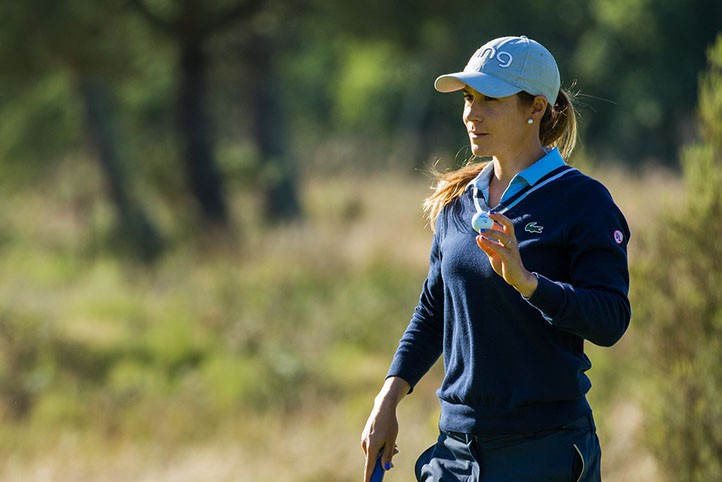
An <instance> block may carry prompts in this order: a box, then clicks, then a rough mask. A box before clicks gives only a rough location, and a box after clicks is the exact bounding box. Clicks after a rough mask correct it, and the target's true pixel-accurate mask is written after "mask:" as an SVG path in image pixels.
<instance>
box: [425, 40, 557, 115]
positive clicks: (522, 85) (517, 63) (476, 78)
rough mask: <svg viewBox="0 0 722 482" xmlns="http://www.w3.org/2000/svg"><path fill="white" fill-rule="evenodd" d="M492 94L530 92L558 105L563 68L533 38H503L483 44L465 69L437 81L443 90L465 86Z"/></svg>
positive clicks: (438, 87)
mask: <svg viewBox="0 0 722 482" xmlns="http://www.w3.org/2000/svg"><path fill="white" fill-rule="evenodd" d="M467 85H468V86H469V87H471V88H472V89H474V90H476V91H478V92H481V93H482V94H484V95H488V96H489V97H506V96H509V95H513V94H516V93H519V92H521V91H525V92H528V93H529V94H531V95H543V96H544V97H546V99H547V102H549V104H550V105H554V102H556V99H557V95H558V94H559V86H560V80H559V68H558V67H557V63H556V61H555V60H554V57H553V56H552V54H551V53H550V52H549V51H548V50H547V49H546V48H544V46H543V45H542V44H540V43H539V42H536V41H534V40H532V39H530V38H527V37H524V36H521V37H500V38H497V39H494V40H492V41H490V42H487V43H485V44H484V45H482V46H481V47H480V48H479V50H477V51H476V53H474V55H472V56H471V58H470V59H469V63H468V64H466V67H464V71H463V72H456V73H453V74H446V75H442V76H440V77H439V78H437V79H436V81H435V82H434V87H435V88H436V90H438V91H439V92H456V91H458V90H461V89H463V88H464V87H465V86H467Z"/></svg>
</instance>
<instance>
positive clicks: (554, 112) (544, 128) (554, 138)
mask: <svg viewBox="0 0 722 482" xmlns="http://www.w3.org/2000/svg"><path fill="white" fill-rule="evenodd" d="M518 95H519V96H520V97H521V98H522V100H524V101H526V102H529V103H531V102H533V100H534V96H533V95H531V94H529V93H527V92H523V91H522V92H520V93H519V94H518ZM539 140H540V141H541V144H542V146H544V147H556V148H558V149H559V152H560V154H561V155H562V157H563V158H564V159H568V158H569V156H570V155H571V153H572V151H573V150H574V146H575V145H576V143H577V118H576V113H575V111H574V105H573V103H572V95H571V94H570V93H568V92H567V91H565V90H564V89H560V90H559V94H558V95H557V98H556V101H555V102H554V105H553V106H552V105H549V104H547V109H546V111H545V112H544V115H543V116H542V119H541V124H540V126H539ZM475 159H476V158H475V157H473V156H472V157H471V158H469V160H468V161H467V162H466V164H465V165H464V166H463V167H461V168H459V169H457V170H455V171H449V172H444V173H439V172H435V173H434V177H435V178H436V183H435V185H434V186H433V190H434V192H433V193H432V194H431V195H430V196H429V197H427V198H426V199H425V200H424V214H425V215H426V218H427V220H428V222H429V226H431V230H432V231H434V229H435V226H436V218H438V217H439V214H440V213H441V210H442V209H444V206H446V205H447V204H449V203H450V202H451V201H453V200H454V199H456V198H457V197H459V196H461V194H462V193H463V192H464V190H465V189H466V186H467V184H469V182H470V181H471V180H472V179H474V178H475V177H476V176H478V175H479V173H480V172H481V170H482V169H484V166H486V165H487V164H488V162H474V160H475Z"/></svg>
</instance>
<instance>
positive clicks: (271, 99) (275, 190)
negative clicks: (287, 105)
mask: <svg viewBox="0 0 722 482" xmlns="http://www.w3.org/2000/svg"><path fill="white" fill-rule="evenodd" d="M273 52H274V48H273V45H272V43H271V39H269V38H268V36H267V35H263V34H260V35H256V36H254V38H253V40H252V41H251V42H249V44H248V47H247V48H246V52H245V53H244V59H245V64H246V66H247V68H248V77H249V79H250V80H249V83H250V88H249V98H250V101H251V106H252V107H251V108H252V116H253V119H254V122H253V125H252V136H253V140H254V143H255V145H256V147H257V149H258V152H259V154H260V156H261V159H262V162H263V163H264V165H263V173H264V185H263V193H262V196H263V210H264V216H265V219H266V220H268V221H270V222H279V221H288V220H292V219H297V218H299V217H300V215H301V206H300V202H299V198H298V173H297V168H296V162H295V157H294V156H293V155H292V154H291V153H289V150H288V140H289V136H290V131H289V128H288V126H287V122H286V118H285V117H284V110H283V108H282V106H281V104H280V102H281V100H282V95H281V92H280V87H279V82H278V80H277V79H278V77H277V75H276V74H275V72H274V66H275V63H274V61H273Z"/></svg>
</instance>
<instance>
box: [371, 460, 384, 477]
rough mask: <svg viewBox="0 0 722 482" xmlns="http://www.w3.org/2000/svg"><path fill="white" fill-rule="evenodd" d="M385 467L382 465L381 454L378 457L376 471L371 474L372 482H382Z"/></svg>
mask: <svg viewBox="0 0 722 482" xmlns="http://www.w3.org/2000/svg"><path fill="white" fill-rule="evenodd" d="M384 473H385V471H384V468H383V467H381V454H379V456H378V457H377V458H376V465H375V466H374V471H373V473H372V474H371V482H381V481H382V480H384Z"/></svg>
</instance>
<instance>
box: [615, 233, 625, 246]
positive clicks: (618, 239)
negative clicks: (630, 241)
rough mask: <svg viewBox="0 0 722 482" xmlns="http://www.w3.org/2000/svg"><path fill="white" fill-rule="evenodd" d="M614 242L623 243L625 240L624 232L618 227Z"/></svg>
mask: <svg viewBox="0 0 722 482" xmlns="http://www.w3.org/2000/svg"><path fill="white" fill-rule="evenodd" d="M614 242H615V243H617V244H622V243H623V242H624V233H623V232H621V231H620V230H618V229H616V230H615V231H614Z"/></svg>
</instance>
